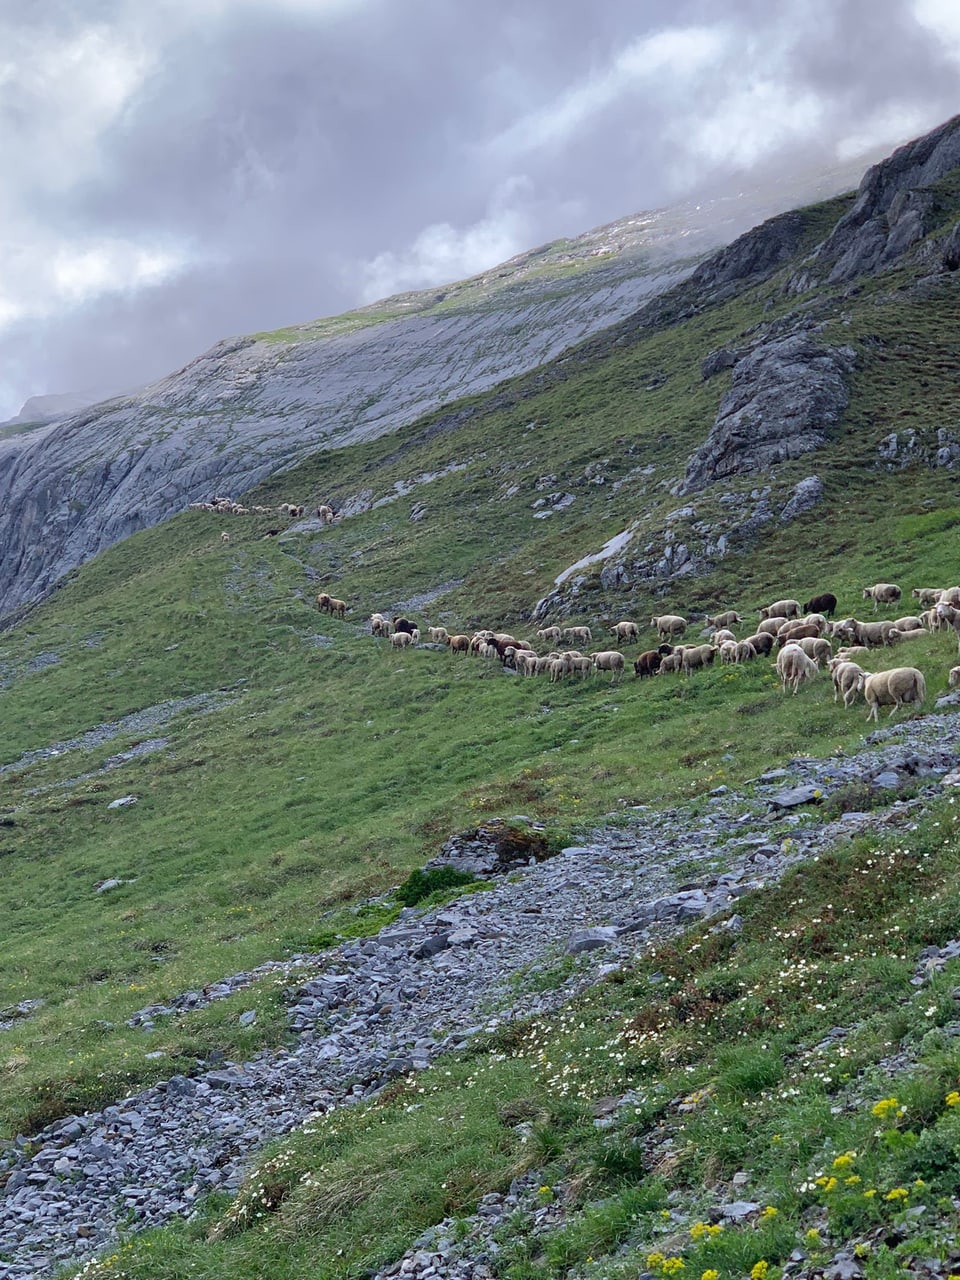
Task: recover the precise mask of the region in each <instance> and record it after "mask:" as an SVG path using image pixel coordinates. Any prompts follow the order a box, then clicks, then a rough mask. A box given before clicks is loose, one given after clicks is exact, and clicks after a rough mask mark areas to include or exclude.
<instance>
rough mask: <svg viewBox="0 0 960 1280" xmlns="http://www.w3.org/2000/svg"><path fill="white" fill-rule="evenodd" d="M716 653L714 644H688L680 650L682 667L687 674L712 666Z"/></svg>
mask: <svg viewBox="0 0 960 1280" xmlns="http://www.w3.org/2000/svg"><path fill="white" fill-rule="evenodd" d="M716 654H717V651H716V649H715V648H714V646H713V645H712V644H686V645H684V646H683V648H682V649H681V652H680V669H681V670H682V671H683V674H684V675H685V676H689V675H692V673H693V672H694V671H699V670H701V668H703V667H708V666H710V664H711V663H712V662H713V660H714V658H715V657H716Z"/></svg>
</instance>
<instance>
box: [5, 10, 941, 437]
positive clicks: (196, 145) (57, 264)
mask: <svg viewBox="0 0 960 1280" xmlns="http://www.w3.org/2000/svg"><path fill="white" fill-rule="evenodd" d="M958 72H960V2H958V0H724V2H723V3H722V4H718V3H716V0H591V2H588V0H82V2H81V3H78V2H77V0H0V174H2V181H0V419H3V418H5V417H8V416H10V415H12V414H14V413H16V412H17V411H18V410H19V408H20V405H21V404H22V402H23V400H24V399H26V397H27V396H29V395H35V394H43V393H47V392H65V391H81V390H87V389H99V390H102V391H103V392H108V391H113V390H119V389H123V388H127V387H132V386H136V385H138V384H141V383H143V382H145V381H148V380H149V379H151V378H154V377H158V376H160V375H161V374H164V373H167V372H170V371H171V370H173V369H175V368H177V367H179V366H180V365H182V364H184V363H186V361H187V360H189V359H191V358H192V357H193V356H195V355H198V354H199V353H200V352H201V351H203V350H205V349H206V348H207V347H209V346H210V345H211V344H212V343H213V342H215V341H217V340H218V339H219V338H221V337H226V336H229V335H232V334H238V333H247V332H253V331H256V330H260V329H269V328H274V327H277V326H280V325H285V324H295V323H298V322H302V321H306V320H310V319H314V318H316V317H318V316H322V315H328V314H334V313H336V312H338V311H342V310H345V309H347V308H349V307H351V306H354V305H356V304H358V303H360V302H368V301H372V300H374V299H375V298H377V297H382V296H385V295H387V294H389V293H391V292H397V291H398V290H401V289H411V288H418V287H426V286H428V285H431V284H437V283H440V282H442V281H445V280H451V279H458V278H461V277H463V276H465V275H469V274H472V273H474V272H477V271H481V270H483V269H484V268H486V267H488V266H490V265H492V264H493V263H495V262H499V261H502V260H503V259H505V258H508V257H510V256H511V255H513V254H515V253H518V252H519V251H520V250H522V249H526V248H530V247H532V246H534V245H537V244H540V243H542V242H543V241H545V240H550V239H553V238H556V237H557V236H561V235H571V234H576V233H578V232H580V231H584V230H586V229H588V228H589V227H591V226H595V225H597V224H599V223H603V222H608V221H611V220H612V219H614V218H617V217H620V216H623V215H625V214H628V213H632V212H635V211H638V210H641V209H649V208H656V207H659V206H662V205H665V204H669V203H672V202H675V201H677V200H679V199H682V198H685V197H687V196H690V195H695V194H703V193H706V192H709V191H711V190H724V191H730V190H736V189H737V186H738V185H740V184H746V183H751V182H753V181H756V180H765V179H767V178H769V176H770V174H771V173H775V172H782V171H783V169H784V167H785V166H790V167H791V168H792V167H800V166H807V165H811V164H813V165H821V164H822V165H823V166H824V167H826V166H830V165H834V164H836V163H837V162H838V161H848V160H849V159H850V158H851V157H853V156H856V155H859V154H861V153H862V152H864V151H865V150H867V149H869V148H873V147H875V146H876V145H878V144H884V145H890V146H893V145H895V144H896V143H898V142H901V141H904V140H905V139H907V138H910V137H913V136H915V135H916V134H918V133H922V132H924V131H925V130H927V129H929V128H931V127H933V126H934V125H936V124H938V123H939V122H940V121H942V120H944V119H946V118H947V117H949V116H950V115H952V114H954V113H955V112H957V111H960V93H958V85H960V77H958Z"/></svg>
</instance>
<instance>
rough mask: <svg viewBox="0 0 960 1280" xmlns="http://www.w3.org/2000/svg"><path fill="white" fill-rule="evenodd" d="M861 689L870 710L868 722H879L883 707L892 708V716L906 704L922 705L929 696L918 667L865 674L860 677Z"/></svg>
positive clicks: (897, 668) (895, 668) (894, 668)
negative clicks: (915, 703)
mask: <svg viewBox="0 0 960 1280" xmlns="http://www.w3.org/2000/svg"><path fill="white" fill-rule="evenodd" d="M860 687H861V689H862V690H863V697H864V701H865V702H866V704H867V706H868V707H869V708H870V710H869V711H868V712H867V719H868V720H879V719H880V714H879V713H880V708H881V707H891V711H890V715H893V714H894V712H896V711H899V710H900V708H901V707H902V706H903V705H904V704H905V703H907V702H917V703H920V702H923V700H924V699H925V698H926V696H927V682H926V680H924V678H923V672H922V671H918V670H917V668H916V667H893V668H892V669H891V670H890V671H878V672H877V673H876V674H875V675H866V674H864V675H862V676H861V677H860ZM891 704H892V706H891Z"/></svg>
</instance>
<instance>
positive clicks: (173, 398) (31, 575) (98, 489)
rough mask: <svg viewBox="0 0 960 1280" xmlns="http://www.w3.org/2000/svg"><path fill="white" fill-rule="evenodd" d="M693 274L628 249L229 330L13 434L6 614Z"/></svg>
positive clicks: (1, 600)
mask: <svg viewBox="0 0 960 1280" xmlns="http://www.w3.org/2000/svg"><path fill="white" fill-rule="evenodd" d="M688 271H689V268H682V267H679V266H677V267H673V268H670V267H666V268H664V269H663V271H661V272H644V271H643V270H642V269H641V265H640V264H639V263H638V262H637V260H636V259H635V258H632V259H630V258H628V259H624V260H622V261H619V262H615V263H613V264H610V265H606V266H603V267H598V268H596V269H595V270H593V271H590V272H584V273H583V274H582V275H580V276H579V277H578V278H577V280H576V282H575V283H574V282H569V283H567V284H566V286H565V287H564V283H563V282H561V283H560V284H559V285H558V282H557V281H556V280H555V279H554V280H551V281H549V287H548V286H547V285H544V286H542V287H540V288H539V289H538V288H537V287H535V286H531V285H530V284H529V283H528V284H525V285H524V286H523V287H521V288H518V289H517V290H516V291H515V295H514V296H509V295H508V296H504V293H503V292H501V293H500V294H499V296H498V297H497V298H496V300H495V301H484V300H481V301H480V302H470V303H468V304H466V305H464V306H463V307H461V308H457V309H451V310H445V309H443V308H442V307H440V308H435V309H434V310H432V311H427V312H426V313H423V312H421V313H419V314H400V315H397V316H396V317H395V318H392V319H388V320H386V321H383V322H380V323H368V324H366V325H365V326H364V327H357V328H355V329H353V330H352V331H348V332H344V333H339V334H337V333H334V334H331V335H328V336H321V337H318V338H310V337H307V338H305V339H302V340H294V341H277V340H275V339H273V338H271V337H267V338H261V339H254V338H239V339H232V340H229V341H225V342H221V343H219V344H218V345H217V346H215V347H214V348H212V350H210V351H209V352H207V353H206V354H205V355H203V356H201V357H200V358H199V359H197V360H195V361H193V362H192V363H191V364H189V365H187V366H186V368H184V369H181V370H180V371H179V372H178V373H175V374H173V375H171V376H170V377H167V378H164V379H162V380H161V381H159V382H156V383H154V384H153V385H151V386H149V387H146V388H144V389H143V390H142V391H140V392H137V393H135V394H133V395H130V396H126V397H122V398H118V399H115V400H111V401H108V402H106V403H104V404H100V405H97V406H95V407H93V408H91V409H87V410H85V411H84V412H82V413H80V414H76V415H74V416H73V417H70V418H68V419H67V420H65V421H62V422H57V423H52V424H50V425H48V426H45V427H37V428H35V429H34V430H32V431H31V432H29V433H26V434H23V435H15V436H11V437H10V438H8V439H0V613H3V612H9V611H10V610H12V609H14V608H16V607H18V606H20V605H22V604H24V603H26V602H28V601H30V600H33V599H36V598H37V597H38V596H40V595H42V594H43V593H44V592H45V591H46V590H48V589H49V588H50V587H51V586H52V585H53V584H54V583H55V582H56V581H57V580H58V579H59V578H61V577H62V576H63V575H64V574H65V573H67V572H69V571H70V570H71V569H73V568H75V567H76V566H77V565H78V564H81V563H82V562H83V561H84V560H86V559H88V558H89V557H90V556H92V555H94V554H96V553H97V552H98V551H100V550H102V549H103V548H105V547H107V546H110V545H112V544H113V543H115V542H117V541H119V540H120V539H121V538H125V537H127V536H128V535H129V534H131V533H134V532H136V531H137V530H139V529H143V528H146V527H148V526H150V525H153V524H156V523H158V522H159V521H161V520H163V519H165V518H167V517H169V516H170V515H173V514H175V513H176V512H178V511H180V510H182V509H183V508H184V507H185V506H187V504H188V503H190V502H192V501H195V500H199V499H203V498H206V497H209V496H210V495H211V494H212V493H213V492H216V491H219V492H229V493H232V494H239V493H242V492H244V491H245V490H247V489H249V488H250V487H251V486H253V485H255V484H257V483H258V482H260V481H261V480H263V479H264V478H265V477H266V476H268V475H270V474H271V473H273V472H276V471H278V470H283V469H284V468H286V467H289V466H292V465H294V464H295V463H297V462H298V461H301V460H302V459H303V458H305V457H306V456H308V455H309V454H310V453H312V452H315V451H316V450H317V449H318V448H322V447H337V446H341V445H345V444H348V443H350V442H352V441H356V440H362V439H371V438H374V437H376V436H378V435H381V434H383V433H385V432H388V431H393V430H396V429H397V428H398V427H400V426H402V425H403V424H404V423H407V422H411V421H413V420H414V419H415V418H417V417H418V416H419V415H421V414H423V413H424V412H426V411H428V410H431V409H435V408H436V407H437V406H438V405H441V404H443V402H444V401H445V400H453V399H458V398H459V397H461V396H464V395H468V394H470V393H471V392H477V391H482V390H484V389H486V388H488V387H491V386H493V385H494V384H496V383H498V382H501V381H502V380H503V379H505V378H509V377H511V376H512V375H514V374H517V373H521V372H523V371H525V370H528V369H530V368H532V367H534V366H536V365H538V364H541V363H543V362H544V361H547V360H549V359H551V357H553V356H555V355H557V354H558V353H559V352H560V351H562V350H564V349H565V348H567V347H569V346H570V345H571V344H573V343H576V342H577V341H579V340H580V339H582V338H584V337H585V336H587V335H589V334H590V333H591V332H594V331H596V330H597V329H600V328H603V327H605V326H607V325H609V324H611V323H613V322H614V321H616V320H619V319H621V318H622V317H623V316H625V315H627V314H629V313H631V312H632V311H634V310H635V309H636V307H637V306H638V305H639V304H640V303H641V302H642V301H643V299H644V298H645V297H648V296H650V295H651V294H653V293H655V292H658V291H660V290H662V289H664V288H665V287H667V286H668V285H670V284H672V283H674V282H675V281H676V280H678V279H681V278H682V277H683V276H684V275H685V274H687V273H688ZM308 496H309V495H308ZM290 497H291V501H299V500H303V499H302V498H301V497H300V495H295V494H291V495H290Z"/></svg>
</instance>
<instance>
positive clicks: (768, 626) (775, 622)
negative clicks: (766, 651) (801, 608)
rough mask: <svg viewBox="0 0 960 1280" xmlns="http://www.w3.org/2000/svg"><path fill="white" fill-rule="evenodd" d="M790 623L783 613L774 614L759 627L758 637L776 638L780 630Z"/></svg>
mask: <svg viewBox="0 0 960 1280" xmlns="http://www.w3.org/2000/svg"><path fill="white" fill-rule="evenodd" d="M789 621H790V619H789V618H786V617H784V615H783V614H782V613H777V614H774V615H773V617H772V618H764V620H763V621H762V622H761V623H760V624H759V626H758V627H757V635H758V636H763V635H767V636H775V635H776V634H777V632H778V631H779V630H780V628H781V627H783V626H786V624H787V623H788V622H789Z"/></svg>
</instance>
